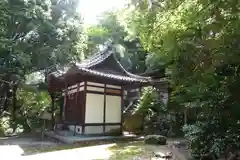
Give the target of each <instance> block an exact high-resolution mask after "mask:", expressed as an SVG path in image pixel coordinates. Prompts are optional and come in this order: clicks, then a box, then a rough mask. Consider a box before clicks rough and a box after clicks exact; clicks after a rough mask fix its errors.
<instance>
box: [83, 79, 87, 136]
mask: <svg viewBox="0 0 240 160" xmlns="http://www.w3.org/2000/svg"><path fill="white" fill-rule="evenodd" d="M83 91H84V94H83V96H84V98H83V99H84V106H83V108H84V109H83V124H85V120H86V101H87V82H86V81H84V90H83ZM82 134H85V126H84V125H83V126H82Z"/></svg>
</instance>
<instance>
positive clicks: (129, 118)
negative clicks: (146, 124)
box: [123, 114, 143, 133]
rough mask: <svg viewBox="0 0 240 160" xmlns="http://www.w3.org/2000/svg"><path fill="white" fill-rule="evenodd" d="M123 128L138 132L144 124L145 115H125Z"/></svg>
mask: <svg viewBox="0 0 240 160" xmlns="http://www.w3.org/2000/svg"><path fill="white" fill-rule="evenodd" d="M123 119H124V122H123V129H124V131H128V132H133V133H137V132H140V131H141V129H142V126H143V116H142V115H141V114H131V115H130V114H128V115H124V118H123Z"/></svg>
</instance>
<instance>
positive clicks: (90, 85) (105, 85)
mask: <svg viewBox="0 0 240 160" xmlns="http://www.w3.org/2000/svg"><path fill="white" fill-rule="evenodd" d="M94 83H95V82H94ZM101 84H103V83H101ZM87 87H96V88H106V89H113V90H119V91H121V89H119V88H113V87H107V84H104V86H97V85H92V84H88V85H87Z"/></svg>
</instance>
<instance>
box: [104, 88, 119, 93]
mask: <svg viewBox="0 0 240 160" xmlns="http://www.w3.org/2000/svg"><path fill="white" fill-rule="evenodd" d="M121 92H122V90H119V89H109V88H106V93H113V94H121Z"/></svg>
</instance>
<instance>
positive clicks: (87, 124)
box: [64, 121, 121, 126]
mask: <svg viewBox="0 0 240 160" xmlns="http://www.w3.org/2000/svg"><path fill="white" fill-rule="evenodd" d="M64 123H65V124H67V125H76V126H104V125H105V126H115V125H116V126H118V125H119V126H121V123H85V124H84V123H83V124H77V123H71V122H67V121H64Z"/></svg>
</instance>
